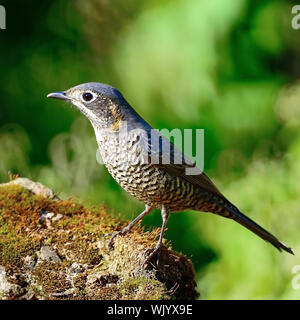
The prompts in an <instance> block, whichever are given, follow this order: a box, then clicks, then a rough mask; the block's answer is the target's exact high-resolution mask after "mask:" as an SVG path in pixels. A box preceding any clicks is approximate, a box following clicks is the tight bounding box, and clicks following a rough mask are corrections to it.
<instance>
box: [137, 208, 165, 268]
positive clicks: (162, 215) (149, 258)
mask: <svg viewBox="0 0 300 320" xmlns="http://www.w3.org/2000/svg"><path fill="white" fill-rule="evenodd" d="M169 216H170V212H169V210H168V209H167V208H166V207H165V206H162V209H161V217H162V226H161V230H160V234H159V239H158V241H157V244H156V246H155V247H154V248H153V250H152V252H151V253H150V255H149V256H148V257H147V258H146V259H145V260H144V262H143V266H144V265H145V264H146V263H148V262H149V261H150V260H151V258H152V257H153V256H154V255H156V256H157V258H156V265H158V264H159V258H160V248H161V245H162V240H163V237H164V233H165V230H166V225H167V222H168V219H169Z"/></svg>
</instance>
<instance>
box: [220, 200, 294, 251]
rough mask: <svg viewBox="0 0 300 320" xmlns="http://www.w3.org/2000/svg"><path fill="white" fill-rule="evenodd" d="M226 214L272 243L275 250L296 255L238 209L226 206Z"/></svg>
mask: <svg viewBox="0 0 300 320" xmlns="http://www.w3.org/2000/svg"><path fill="white" fill-rule="evenodd" d="M226 211H227V212H226V214H224V217H226V218H231V219H233V220H235V221H237V222H238V223H239V224H241V225H242V226H244V227H246V228H247V229H249V230H250V231H252V232H254V233H255V234H257V235H258V236H259V237H261V238H262V239H264V240H265V241H267V242H269V243H271V244H272V245H273V246H274V247H275V248H277V249H278V250H279V251H281V250H284V251H286V252H288V253H291V254H294V252H293V250H292V249H291V248H289V247H287V246H286V245H285V244H284V243H282V242H281V241H279V240H278V239H277V238H276V237H274V236H273V235H272V234H271V233H270V232H268V231H267V230H265V229H263V228H262V227H261V226H259V225H258V224H257V223H255V222H254V221H253V220H251V219H250V218H248V217H247V216H245V215H244V214H242V213H241V212H240V211H239V210H238V209H237V208H235V207H231V206H226Z"/></svg>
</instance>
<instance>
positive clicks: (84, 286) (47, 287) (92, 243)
mask: <svg viewBox="0 0 300 320" xmlns="http://www.w3.org/2000/svg"><path fill="white" fill-rule="evenodd" d="M46 213H51V217H52V218H44V217H45V215H46ZM127 223H128V222H126V221H122V220H121V219H120V218H117V217H113V216H112V215H110V214H109V213H108V211H107V209H105V208H104V207H95V206H93V207H86V206H84V205H83V204H81V203H78V201H77V200H74V199H65V200H59V199H58V200H57V199H50V198H44V197H42V196H40V195H35V194H33V193H32V192H30V191H28V190H26V189H25V188H23V187H21V186H19V185H5V186H0V265H3V266H4V267H5V268H6V271H7V275H8V278H9V280H12V279H13V278H14V276H15V275H16V274H17V275H19V278H22V277H23V278H24V279H26V281H27V284H26V283H25V284H24V287H26V285H27V286H28V288H27V289H28V290H29V289H30V291H31V292H34V294H35V296H36V297H38V298H43V299H145V300H146V299H151V300H157V299H174V298H180V297H181V296H180V294H181V293H180V294H179V295H178V294H177V295H176V294H174V293H173V292H171V291H170V289H171V288H172V287H173V286H174V285H176V284H177V283H179V284H180V285H181V287H182V288H186V287H188V288H189V291H188V290H186V291H185V292H184V293H182V296H184V298H185V299H189V298H191V299H194V298H196V297H197V293H196V291H195V286H194V279H193V277H194V273H193V267H192V265H191V263H190V261H189V260H188V259H186V258H185V257H184V256H182V255H178V254H176V253H174V252H172V251H170V250H171V246H170V244H165V245H166V247H165V249H164V250H163V251H162V255H161V261H163V265H164V266H163V267H160V268H158V269H156V268H154V267H153V266H151V265H149V266H148V267H147V268H146V269H145V268H143V262H144V259H145V251H146V250H147V249H149V248H153V247H154V246H155V244H156V241H157V236H158V234H159V229H154V230H152V231H151V232H149V231H148V232H144V230H143V228H141V227H139V226H137V227H135V228H134V229H133V231H132V232H131V233H129V234H128V235H126V236H123V237H116V238H115V241H114V248H113V249H112V250H110V251H108V250H107V248H106V242H105V241H107V240H105V239H104V238H103V235H104V234H106V233H113V232H116V231H118V230H120V229H121V228H123V227H124V226H125V225H127ZM45 245H47V246H49V247H51V248H52V249H53V250H54V251H55V252H56V254H57V255H58V256H59V258H60V261H61V262H60V263H54V262H49V261H42V260H41V259H40V257H39V252H40V249H41V247H42V246H45ZM26 256H32V257H36V260H37V259H38V263H37V264H36V265H35V266H34V267H33V268H32V269H31V270H29V269H28V268H27V267H26V265H25V263H24V260H25V259H24V258H25V257H26ZM174 257H177V258H176V259H177V260H178V261H179V262H178V261H177V260H176V259H174ZM74 263H75V264H78V265H79V267H78V268H79V269H78V270H77V271H76V272H75V273H74V272H73V271H72V264H74ZM165 265H169V266H172V267H170V268H169V269H168V268H166V267H165ZM180 268H182V270H184V271H183V273H186V274H182V272H181V270H180ZM72 272H73V273H72ZM68 290H69V291H68ZM64 292H67V293H66V294H64ZM178 292H180V290H179V291H177V293H178Z"/></svg>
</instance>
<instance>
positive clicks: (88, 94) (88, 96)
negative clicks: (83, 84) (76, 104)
mask: <svg viewBox="0 0 300 320" xmlns="http://www.w3.org/2000/svg"><path fill="white" fill-rule="evenodd" d="M96 98H97V96H96V94H95V93H94V92H92V91H89V90H87V91H84V92H83V93H81V94H80V100H81V101H82V102H84V103H90V102H93V101H94V100H96Z"/></svg>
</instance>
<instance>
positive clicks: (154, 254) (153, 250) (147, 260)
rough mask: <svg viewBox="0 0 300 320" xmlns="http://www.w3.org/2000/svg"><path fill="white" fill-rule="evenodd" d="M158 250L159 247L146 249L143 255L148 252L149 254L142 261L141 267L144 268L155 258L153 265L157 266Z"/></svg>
mask: <svg viewBox="0 0 300 320" xmlns="http://www.w3.org/2000/svg"><path fill="white" fill-rule="evenodd" d="M160 248H161V245H160V244H159V245H156V246H155V247H154V248H153V249H146V250H145V255H146V254H147V253H148V252H149V251H150V254H148V256H147V258H146V259H145V260H144V261H143V264H142V267H143V268H145V267H146V266H147V265H148V264H149V263H150V262H151V260H152V259H153V257H155V256H156V259H155V264H154V266H158V265H159V258H160Z"/></svg>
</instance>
